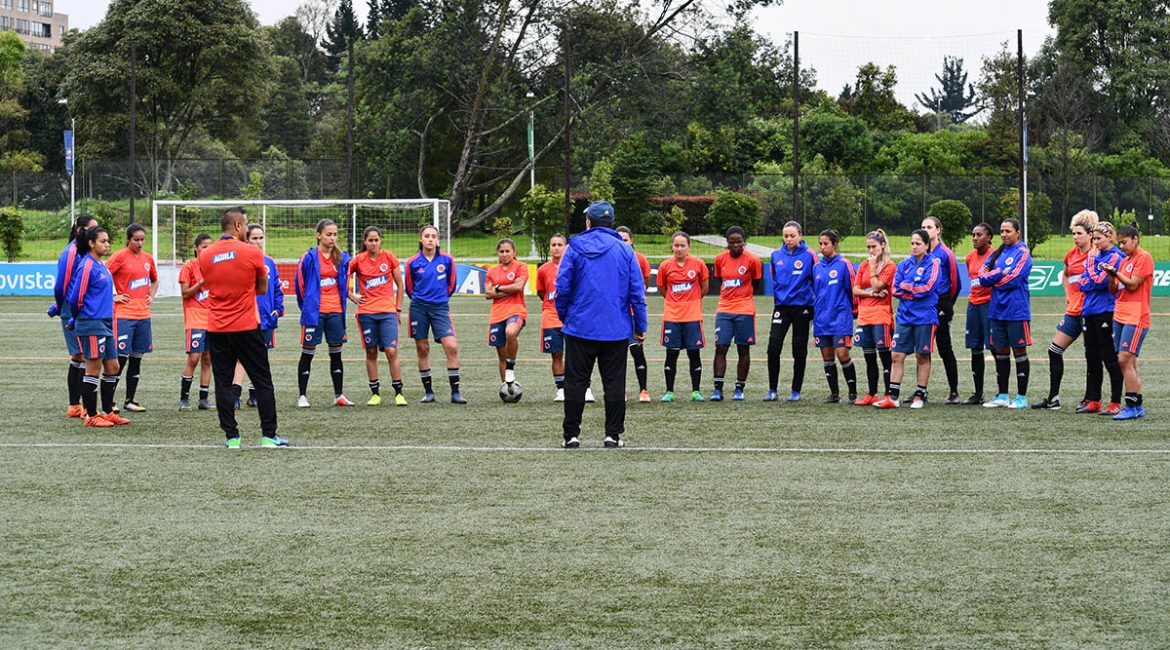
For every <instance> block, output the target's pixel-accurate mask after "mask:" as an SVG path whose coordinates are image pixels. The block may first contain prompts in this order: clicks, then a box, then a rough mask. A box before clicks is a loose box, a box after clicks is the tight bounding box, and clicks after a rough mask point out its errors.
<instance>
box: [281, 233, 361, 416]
mask: <svg viewBox="0 0 1170 650" xmlns="http://www.w3.org/2000/svg"><path fill="white" fill-rule="evenodd" d="M349 262H350V256H349V253H346V252H344V251H342V250H341V249H339V248H338V247H337V224H336V223H334V222H333V220H332V219H322V220H321V221H318V222H317V245H316V246H314V247H312V248H310V249H309V250H308V251H307V252H306V253H305V256H304V257H302V258H301V263H300V265H299V266H298V267H297V276H296V281H295V285H296V292H297V305H298V306H300V308H301V360H300V362H299V363H298V364H297V384H298V388H299V389H300V396H299V397H297V408H309V398H308V396H307V395H306V393H307V392H308V389H309V373H310V371H311V370H312V367H313V355H314V354H316V352H317V346H318V345H320V344H321V341H322V340H324V341H326V342H327V343H328V344H329V372H330V375H331V376H332V377H333V405H334V406H353V402H351V401H349V400H348V399H346V397H345V393H344V391H343V390H342V389H343V388H344V385H345V368H344V366H343V364H342V362H341V347H342V346H343V345H345V342H346V336H345V307H346V305H345V300H346V298H349V299H351V300H354V301H356V300H357V299H356V298H355V297H354V296H353V295H352V294H351V293H350V292H349Z"/></svg>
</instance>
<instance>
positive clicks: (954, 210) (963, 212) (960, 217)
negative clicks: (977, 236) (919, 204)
mask: <svg viewBox="0 0 1170 650" xmlns="http://www.w3.org/2000/svg"><path fill="white" fill-rule="evenodd" d="M927 214H928V215H930V216H932V217H938V220H939V221H941V222H942V235H940V236H941V237H942V240H943V243H944V244H946V245H947V248H954V247H955V246H957V245H958V244H959V242H961V241H963V238H964V237H966V236H967V233H968V232H969V231H970V230H971V227H972V226H974V225H975V224H974V223H973V222H972V219H973V217H972V216H971V209H970V208H968V207H967V205H966V204H965V203H963V202H962V201H955V200H952V199H946V200H943V201H939V202H938V203H935V204H934V205H932V206H930V211H929V212H927Z"/></svg>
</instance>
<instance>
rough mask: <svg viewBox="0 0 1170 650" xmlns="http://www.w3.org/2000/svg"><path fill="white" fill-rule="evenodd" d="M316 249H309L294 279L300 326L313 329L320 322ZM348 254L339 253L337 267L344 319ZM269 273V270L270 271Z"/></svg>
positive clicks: (337, 289) (319, 272)
mask: <svg viewBox="0 0 1170 650" xmlns="http://www.w3.org/2000/svg"><path fill="white" fill-rule="evenodd" d="M317 256H318V253H317V247H316V246H314V247H312V248H310V249H309V251H308V252H307V253H305V256H304V257H302V258H301V263H300V265H298V266H297V277H296V278H295V285H296V287H295V288H296V292H297V306H299V307H300V308H301V325H305V326H307V327H313V326H315V325H317V323H318V322H319V321H320V320H321V267H320V266H319V264H320V263H319V262H318V261H317V260H318V257H317ZM349 260H350V256H349V253H347V252H345V251H341V264H340V265H339V266H338V267H337V285H336V288H330V289H329V290H331V291H338V292H340V293H341V317H342V318H345V303H346V298H347V295H346V291H347V290H348V287H349ZM270 271H271V269H270Z"/></svg>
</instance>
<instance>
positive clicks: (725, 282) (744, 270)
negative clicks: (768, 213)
mask: <svg viewBox="0 0 1170 650" xmlns="http://www.w3.org/2000/svg"><path fill="white" fill-rule="evenodd" d="M746 245H747V234H746V233H744V231H743V228H740V227H739V226H732V227H731V228H728V229H727V250H726V251H723V252H722V253H719V254H718V255H716V256H715V281H716V282H718V283H719V305H718V306H717V307H716V308H715V363H714V366H715V368H714V372H713V374H714V375H715V390H714V391H713V392H712V393H711V401H712V402H719V401H722V400H723V373H725V372H726V371H727V351H728V349H729V348H730V347H731V342H732V339H734V340H735V351H736V354H737V356H738V357H739V363H738V364H737V365H736V369H735V392H734V393H732V395H731V398H732V399H734V400H735V401H737V402H740V401H743V398H744V395H743V389H744V387H745V386H746V385H747V377H748V372H749V370H750V369H751V363H752V357H751V351H752V348H751V346H753V345H755V344H756V299H755V293H756V291H755V287H756V284H757V283H759V282H760V280H761V279H762V278H763V277H764V267H763V265H762V264H760V258H758V257H756V256H755V255H754V254H752V252H751V251H749V250H745V248H744V247H745V246H746Z"/></svg>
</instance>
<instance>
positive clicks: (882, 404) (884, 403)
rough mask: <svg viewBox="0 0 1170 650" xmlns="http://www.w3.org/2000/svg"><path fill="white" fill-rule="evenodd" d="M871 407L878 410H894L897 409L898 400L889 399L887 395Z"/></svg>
mask: <svg viewBox="0 0 1170 650" xmlns="http://www.w3.org/2000/svg"><path fill="white" fill-rule="evenodd" d="M873 406H874V408H879V409H896V408H898V406H899V404H898V400H896V399H894V398H892V397H890V396H889V395H886V396H885V397H883V398H881V399H879V400H878V401H876V402H874V403H873Z"/></svg>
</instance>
